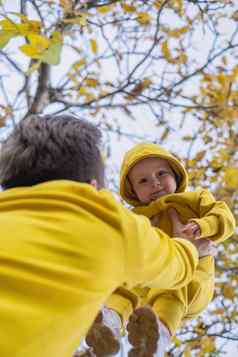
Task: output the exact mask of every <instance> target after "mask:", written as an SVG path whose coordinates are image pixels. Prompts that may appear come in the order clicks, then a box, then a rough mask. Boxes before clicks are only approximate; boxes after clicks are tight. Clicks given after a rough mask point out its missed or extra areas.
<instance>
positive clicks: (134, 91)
mask: <svg viewBox="0 0 238 357" xmlns="http://www.w3.org/2000/svg"><path fill="white" fill-rule="evenodd" d="M151 83H152V81H151V80H150V79H148V78H145V79H144V80H143V81H141V82H140V83H138V84H137V85H136V86H135V87H134V88H133V89H132V91H131V92H130V94H129V95H127V96H126V99H128V100H133V99H134V98H135V97H137V96H138V95H139V94H140V93H141V92H143V90H144V89H146V88H148V87H149V86H150V85H151Z"/></svg>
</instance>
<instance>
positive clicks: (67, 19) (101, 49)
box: [0, 0, 238, 356]
mask: <svg viewBox="0 0 238 357" xmlns="http://www.w3.org/2000/svg"><path fill="white" fill-rule="evenodd" d="M9 3H11V4H9ZM0 4H1V5H0V14H1V21H0V26H1V30H0V49H1V50H0V55H1V56H0V68H1V69H2V70H1V76H0V92H1V96H0V97H1V98H2V103H0V125H1V129H0V130H1V135H2V137H4V135H5V132H6V130H8V128H9V127H11V126H12V125H15V122H16V121H18V120H21V119H23V118H24V117H26V116H28V115H29V114H31V113H49V112H50V113H62V112H67V111H70V112H72V113H74V114H75V115H77V116H86V117H87V118H89V119H90V120H92V121H94V122H97V123H98V125H99V126H100V127H101V129H102V130H103V131H104V133H105V139H106V138H108V139H110V140H109V141H108V142H106V140H105V147H106V149H107V154H108V156H110V154H111V149H112V148H113V145H114V146H115V144H113V140H111V137H113V136H114V138H115V135H116V137H117V140H119V141H123V139H124V138H125V137H126V138H127V141H128V142H137V141H139V140H141V139H147V140H152V141H155V140H156V141H157V142H158V143H161V144H164V145H165V146H166V147H168V148H169V149H172V150H173V151H176V153H177V152H178V153H179V154H180V156H182V157H183V159H184V162H185V163H186V167H187V169H188V171H189V175H190V184H191V188H195V187H196V186H198V185H199V184H201V183H203V185H204V186H206V187H208V188H209V189H210V190H211V191H212V192H213V193H214V194H215V196H216V197H217V198H219V199H222V200H225V201H226V202H227V203H228V204H229V206H230V207H231V209H232V211H233V212H234V214H235V216H236V217H237V215H238V195H237V193H238V154H237V147H238V135H237V131H238V80H237V79H238V66H237V57H238V51H237V47H238V10H236V8H235V1H231V0H209V1H206V0H201V1H199V0H134V1H133V0H125V1H119V0H60V1H57V0H50V1H43V0H41V1H40V0H21V1H20V0H19V1H17V0H16V1H12V2H9V1H4V0H2V1H1V2H0ZM12 82H13V83H14V88H13V86H12ZM9 88H11V90H9ZM9 93H11V95H9ZM142 119H143V125H144V129H143V131H141V132H139V133H138V130H137V133H135V131H134V130H133V129H131V130H129V129H128V127H129V126H130V125H138V126H139V120H142ZM140 125H141V124H140ZM134 127H135V126H134ZM147 127H149V128H153V130H151V132H149V133H146V128H147ZM115 169H116V170H118V166H116V167H115ZM111 182H112V183H111V185H112V187H114V188H115V190H116V188H117V183H116V182H115V181H113V180H112V178H111ZM237 241H238V236H237V232H236V234H235V235H234V236H233V237H232V238H231V239H230V240H228V241H227V242H226V243H225V244H224V245H222V246H220V247H219V254H218V256H217V258H216V269H217V285H216V295H215V299H214V301H213V303H212V304H211V305H210V307H209V308H208V310H207V312H206V313H205V314H203V315H202V317H199V318H198V319H197V320H196V321H193V322H191V323H189V324H187V325H186V326H185V327H184V328H183V329H182V330H181V331H180V332H179V333H178V336H177V337H176V339H175V340H174V346H172V348H171V355H176V354H178V355H182V354H183V355H184V356H193V355H196V356H215V355H219V354H220V355H222V347H221V346H222V343H223V342H226V341H229V340H231V341H237V340H238V312H237V311H238V300H237V296H238V278H237V276H238V275H237V272H238V268H237V265H236V259H237V255H238V245H237Z"/></svg>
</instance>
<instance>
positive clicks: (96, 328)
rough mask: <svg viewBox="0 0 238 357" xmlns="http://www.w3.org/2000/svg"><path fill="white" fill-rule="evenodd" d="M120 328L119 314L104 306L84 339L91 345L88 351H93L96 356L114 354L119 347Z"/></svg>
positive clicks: (101, 356)
mask: <svg viewBox="0 0 238 357" xmlns="http://www.w3.org/2000/svg"><path fill="white" fill-rule="evenodd" d="M121 328H122V323H121V319H120V317H119V315H118V314H117V313H116V312H115V311H113V310H111V309H108V308H106V307H104V308H103V309H102V311H101V312H100V313H99V314H98V316H97V318H96V320H95V321H94V323H93V325H92V327H91V328H90V330H89V331H88V334H87V336H86V339H85V340H86V343H87V345H88V346H89V347H91V352H90V353H92V352H93V353H94V354H95V355H96V356H98V357H103V356H105V357H106V356H113V355H116V354H117V352H118V351H119V349H120V342H119V340H120V331H121ZM86 356H87V355H86ZM86 356H85V357H86ZM89 356H90V354H89ZM92 356H93V354H92Z"/></svg>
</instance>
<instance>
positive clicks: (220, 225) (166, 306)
mask: <svg viewBox="0 0 238 357" xmlns="http://www.w3.org/2000/svg"><path fill="white" fill-rule="evenodd" d="M147 157H158V158H162V159H165V160H167V161H168V162H169V164H170V166H171V167H172V168H173V170H174V172H175V173H176V177H177V190H176V193H174V194H169V195H165V196H162V197H160V198H159V199H157V200H155V201H152V202H151V203H150V204H148V205H147V206H143V205H142V204H141V203H140V202H139V200H138V199H137V197H136V195H135V193H134V192H133V190H132V187H131V185H130V182H129V180H128V173H129V171H130V169H131V168H132V167H133V166H134V165H135V164H136V163H137V162H139V161H140V160H142V159H145V158H147ZM187 184H188V175H187V173H186V170H185V168H184V167H183V165H182V164H181V163H180V161H179V160H178V159H177V158H176V157H174V156H173V155H171V154H170V153H169V152H168V151H167V150H165V149H163V148H162V147H161V146H159V145H156V144H149V143H143V144H139V145H136V146H135V147H134V148H133V149H131V150H130V151H128V152H127V154H126V155H125V158H124V160H123V163H122V167H121V177H120V194H121V197H122V198H123V199H124V200H125V201H127V202H128V203H129V204H130V205H132V206H134V207H135V208H134V209H133V211H134V212H135V213H137V214H139V215H144V216H146V217H148V218H151V217H153V216H154V215H158V216H159V219H158V221H159V226H158V227H159V228H160V229H161V230H163V231H164V232H165V233H167V234H168V235H169V236H172V235H173V232H172V225H171V222H170V218H169V215H168V209H169V208H175V209H176V210H177V212H178V213H179V215H180V218H181V221H182V222H183V223H184V224H185V223H187V222H188V221H189V220H192V221H195V222H197V223H198V225H199V227H200V230H201V238H209V239H211V240H213V241H214V242H222V241H224V240H225V239H227V238H228V237H230V236H231V235H232V234H233V232H234V229H235V220H234V218H233V216H232V214H231V212H230V210H229V208H228V207H227V205H226V204H225V203H224V202H221V201H216V200H215V199H214V197H213V196H212V194H211V193H210V192H209V191H208V190H204V189H201V188H199V189H197V190H196V191H195V192H184V191H185V190H186V188H187ZM162 254H163V253H162ZM213 290H214V259H213V257H211V256H208V257H204V258H202V259H200V260H199V265H198V267H197V270H196V273H195V275H194V278H193V281H192V282H191V283H190V284H189V285H187V286H185V287H183V288H182V289H179V290H158V289H150V290H149V289H142V288H140V287H137V288H136V289H134V290H133V291H131V292H130V294H131V295H133V293H134V296H133V298H132V297H131V295H130V296H129V294H128V293H126V292H125V291H124V290H117V291H116V292H115V294H114V295H113V296H111V297H110V299H109V301H108V306H109V307H111V308H113V309H115V310H116V311H117V312H119V313H120V314H121V315H122V316H123V317H124V319H127V317H128V314H130V313H131V311H132V309H133V308H134V307H135V306H136V305H137V304H138V303H139V299H140V304H145V303H147V304H148V303H149V304H151V305H152V306H153V308H154V310H155V311H156V312H157V314H158V316H159V317H160V318H161V320H163V321H164V322H165V323H166V325H167V326H168V327H169V329H170V331H171V333H173V334H174V333H175V332H176V329H177V328H178V327H179V325H180V324H181V321H182V320H185V319H190V318H193V317H195V316H196V315H197V314H198V313H200V312H201V311H202V310H204V308H205V307H206V306H207V305H208V303H209V302H210V301H211V299H212V296H213Z"/></svg>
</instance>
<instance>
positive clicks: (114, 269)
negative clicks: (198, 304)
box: [0, 180, 198, 357]
mask: <svg viewBox="0 0 238 357" xmlns="http://www.w3.org/2000/svg"><path fill="white" fill-rule="evenodd" d="M0 231H1V240H0V281H1V293H0V316H1V318H0V356H1V357H56V356H60V357H72V354H73V352H74V351H75V349H76V348H77V346H78V345H79V343H80V339H81V338H82V336H85V334H86V332H87V330H88V328H89V327H90V325H91V323H92V321H93V319H94V318H95V316H96V314H97V311H98V310H99V309H100V308H101V306H102V304H103V303H104V302H105V300H106V299H107V298H108V296H110V294H111V293H112V292H113V290H115V288H116V287H117V286H120V285H123V283H126V284H127V285H128V286H130V287H132V286H134V285H137V284H142V285H145V286H156V287H158V288H161V289H164V288H165V287H166V286H167V284H168V286H169V287H171V288H172V287H177V288H178V287H181V286H183V285H185V284H188V282H189V281H190V280H191V278H192V276H193V274H194V271H195V269H196V265H197V262H198V256H197V251H196V249H195V248H194V247H193V245H192V244H190V243H189V242H187V241H185V240H183V239H176V240H175V241H172V240H171V239H169V238H168V236H167V235H166V234H164V233H163V232H160V231H159V229H156V228H152V227H151V225H150V222H149V220H148V219H147V218H144V217H139V216H137V215H135V214H134V213H132V212H130V211H129V210H127V209H126V208H124V207H123V206H122V205H120V204H119V203H117V202H116V201H115V199H114V198H113V196H112V195H111V194H110V193H109V192H107V191H106V190H101V191H100V192H98V191H96V190H95V189H94V188H93V187H92V186H90V185H88V184H80V183H76V182H73V181H63V180H62V181H51V182H46V183H43V184H39V185H35V186H32V187H27V188H24V187H22V188H15V189H10V190H6V191H5V192H1V193H0ZM161 252H163V255H161ZM169 271H171V272H173V273H172V274H170V275H169V277H168V273H169Z"/></svg>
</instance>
